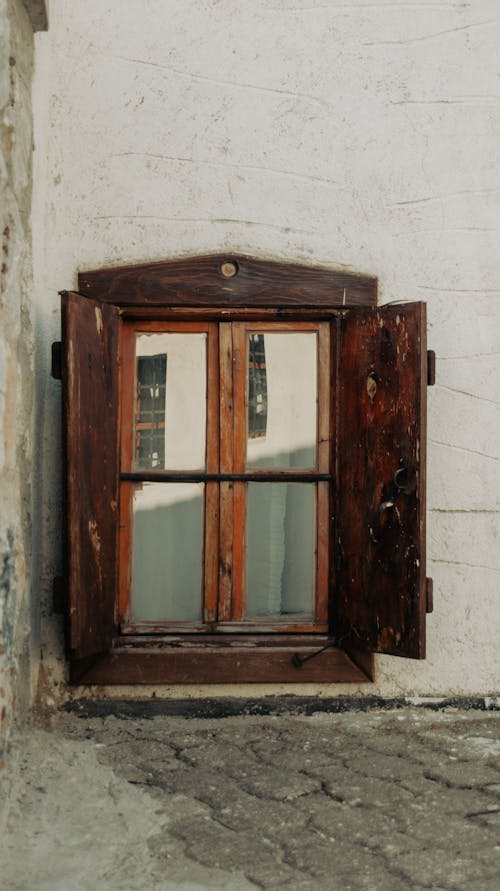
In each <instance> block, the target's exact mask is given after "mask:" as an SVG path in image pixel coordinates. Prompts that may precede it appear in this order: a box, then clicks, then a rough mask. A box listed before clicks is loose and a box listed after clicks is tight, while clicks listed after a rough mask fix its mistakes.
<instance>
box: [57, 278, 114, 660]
mask: <svg viewBox="0 0 500 891" xmlns="http://www.w3.org/2000/svg"><path fill="white" fill-rule="evenodd" d="M61 296H62V317H63V345H64V351H63V375H62V380H63V412H64V431H65V435H64V439H65V453H66V461H65V463H66V481H65V489H66V513H67V518H68V537H67V558H66V560H67V576H68V586H69V603H70V615H69V626H70V637H69V645H70V650H71V653H72V655H73V657H74V658H84V657H91V656H96V655H97V654H99V653H102V652H106V651H108V650H109V649H110V647H111V643H112V638H113V633H114V614H115V604H116V599H117V593H118V592H117V546H118V310H117V308H116V307H115V306H110V305H106V304H102V303H100V302H98V301H95V300H82V298H81V297H80V296H79V295H78V294H74V293H71V292H70V293H68V292H63V294H62V295H61Z"/></svg>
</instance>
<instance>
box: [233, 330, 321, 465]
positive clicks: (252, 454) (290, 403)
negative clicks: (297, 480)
mask: <svg viewBox="0 0 500 891" xmlns="http://www.w3.org/2000/svg"><path fill="white" fill-rule="evenodd" d="M247 387H248V390H247V461H246V466H247V468H259V467H260V468H280V469H282V470H286V469H287V468H294V469H296V468H301V469H311V468H315V467H316V439H317V335H316V333H315V332H305V331H297V332H288V331H287V332H274V333H269V332H265V333H264V334H262V333H259V334H255V333H252V334H249V335H248V344H247Z"/></svg>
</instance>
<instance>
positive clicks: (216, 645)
mask: <svg viewBox="0 0 500 891" xmlns="http://www.w3.org/2000/svg"><path fill="white" fill-rule="evenodd" d="M375 286H376V282H375V280H373V279H369V278H367V277H362V276H349V275H345V274H338V273H335V272H331V271H329V270H318V269H310V268H307V267H300V266H293V265H290V266H283V265H280V264H276V263H269V262H263V261H257V260H252V259H250V258H244V257H238V258H230V259H229V260H227V258H224V257H218V256H215V257H203V258H194V259H191V260H183V261H173V262H170V263H162V264H154V265H149V266H146V267H128V268H125V269H117V270H102V271H96V272H93V273H82V274H81V275H80V290H81V292H82V293H80V294H74V293H66V292H64V293H63V297H62V299H63V358H64V361H63V385H64V389H63V393H64V418H65V436H66V468H67V469H66V491H67V525H68V534H67V541H68V548H67V583H68V588H69V603H70V609H69V654H70V659H71V667H72V668H71V675H72V678H73V680H74V681H76V682H85V683H116V682H118V683H134V682H138V683H203V682H213V683H217V682H224V681H226V682H233V681H241V682H252V681H253V682H275V681H286V682H293V681H296V682H307V681H348V680H351V681H360V680H368V679H370V678H371V677H372V676H373V666H372V655H371V654H372V652H386V653H392V654H395V655H406V656H411V657H416V658H422V657H423V655H424V645H425V644H424V633H425V610H426V591H427V588H428V586H427V584H426V579H425V530H424V518H425V510H424V498H425V485H424V474H423V469H424V464H425V440H424V432H425V431H424V427H425V386H426V383H427V365H426V362H427V355H426V352H425V307H424V305H423V304H406V305H405V304H401V305H399V306H389V307H380V308H376V306H375V299H376V290H375Z"/></svg>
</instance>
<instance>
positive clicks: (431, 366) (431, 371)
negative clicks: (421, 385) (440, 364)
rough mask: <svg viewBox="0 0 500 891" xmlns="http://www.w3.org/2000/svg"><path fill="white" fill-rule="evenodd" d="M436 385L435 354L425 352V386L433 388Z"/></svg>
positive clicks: (431, 351) (432, 351) (428, 351)
mask: <svg viewBox="0 0 500 891" xmlns="http://www.w3.org/2000/svg"><path fill="white" fill-rule="evenodd" d="M435 383H436V354H435V352H434V350H427V386H428V387H433V386H434V384H435Z"/></svg>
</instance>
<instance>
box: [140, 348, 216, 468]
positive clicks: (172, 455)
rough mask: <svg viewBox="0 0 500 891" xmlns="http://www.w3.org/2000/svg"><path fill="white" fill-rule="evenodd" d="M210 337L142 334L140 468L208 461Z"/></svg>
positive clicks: (189, 465) (188, 465)
mask: <svg viewBox="0 0 500 891" xmlns="http://www.w3.org/2000/svg"><path fill="white" fill-rule="evenodd" d="M206 337H207V336H206V334H204V333H202V334H191V333H184V332H174V333H171V332H165V333H160V334H156V333H155V334H138V335H137V337H136V357H137V361H136V394H135V399H136V404H135V420H134V432H135V437H134V467H135V469H141V470H144V469H149V468H151V469H156V470H164V469H165V470H201V469H203V468H204V467H205V449H206V392H207V380H206V378H207V372H206Z"/></svg>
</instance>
